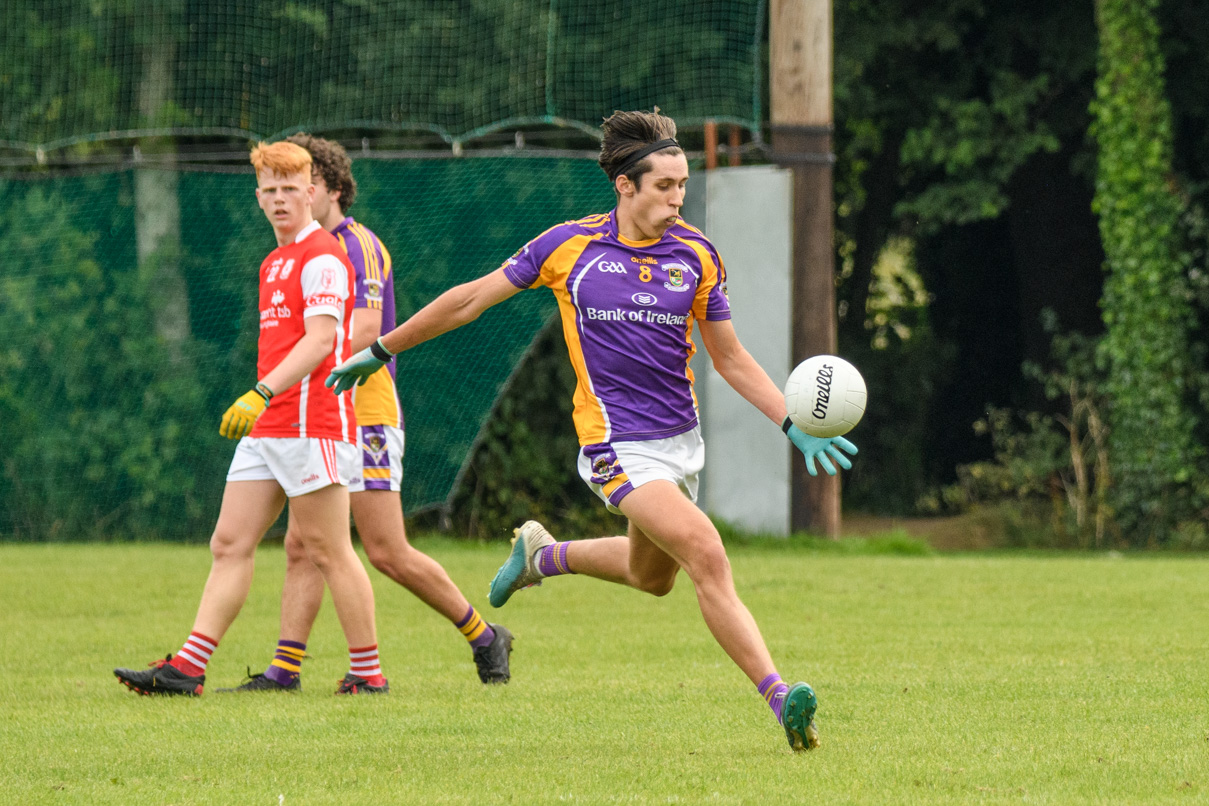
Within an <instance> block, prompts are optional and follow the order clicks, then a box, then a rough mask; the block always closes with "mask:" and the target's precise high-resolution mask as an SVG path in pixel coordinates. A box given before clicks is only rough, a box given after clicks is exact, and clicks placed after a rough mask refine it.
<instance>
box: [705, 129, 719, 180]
mask: <svg viewBox="0 0 1209 806" xmlns="http://www.w3.org/2000/svg"><path fill="white" fill-rule="evenodd" d="M717 167H718V124H717V123H716V122H715V121H713V120H707V121H705V170H707V171H712V170H713V169H715V168H717Z"/></svg>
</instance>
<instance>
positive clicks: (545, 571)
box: [537, 543, 575, 577]
mask: <svg viewBox="0 0 1209 806" xmlns="http://www.w3.org/2000/svg"><path fill="white" fill-rule="evenodd" d="M569 545H571V544H570V543H555V544H554V545H553V546H546V547H545V548H544V549H542V550H541V552H540V553H539V554H538V557H537V570H538V571H539V572H540V573H541V575H542V576H544V577H556V576H561V575H563V574H574V573H575V572H574V571H572V570H571V567H570V566H569V565H567V546H569Z"/></svg>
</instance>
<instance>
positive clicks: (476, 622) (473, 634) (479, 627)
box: [454, 605, 495, 649]
mask: <svg viewBox="0 0 1209 806" xmlns="http://www.w3.org/2000/svg"><path fill="white" fill-rule="evenodd" d="M454 626H456V627H457V628H458V631H459V632H460V633H462V635H464V636H466V640H467V641H469V642H470V646H471V647H473V648H474V649H478V648H479V647H481V646H488V645H489V644H490V643H491V642H492V641H494V640H495V630H493V629H491V625H490V624H488V623H487V622H485V621H483V617H482V616H480V615H479V611H477V610H475V609H474V605H470V609H469V610H467V611H466V615H464V616H462V620H461V621H459V622H458V623H457V624H456V625H454Z"/></svg>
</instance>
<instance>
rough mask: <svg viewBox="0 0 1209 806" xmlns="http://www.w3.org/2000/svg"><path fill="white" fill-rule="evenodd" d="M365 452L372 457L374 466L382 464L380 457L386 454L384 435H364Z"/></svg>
mask: <svg viewBox="0 0 1209 806" xmlns="http://www.w3.org/2000/svg"><path fill="white" fill-rule="evenodd" d="M365 452H366V453H368V454H369V455H370V456H372V457H373V459H374V462H375V463H376V464H380V463H381V462H382V457H383V455H385V453H386V436H385V435H384V434H376V433H375V434H366V435H365Z"/></svg>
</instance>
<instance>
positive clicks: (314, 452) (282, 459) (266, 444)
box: [227, 437, 360, 498]
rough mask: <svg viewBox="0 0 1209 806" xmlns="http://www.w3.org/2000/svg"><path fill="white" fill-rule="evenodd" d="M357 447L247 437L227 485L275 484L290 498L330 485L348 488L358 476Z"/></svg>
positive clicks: (324, 441)
mask: <svg viewBox="0 0 1209 806" xmlns="http://www.w3.org/2000/svg"><path fill="white" fill-rule="evenodd" d="M359 465H360V457H359V456H358V449H357V446H356V445H353V444H351V443H348V442H342V441H340V440H336V439H318V438H316V437H301V438H299V437H244V438H243V439H241V440H240V441H239V445H238V446H237V447H236V448H235V456H234V458H232V459H231V469H230V470H228V471H227V481H275V482H277V483H278V484H280V485H281V489H282V490H284V491H285V494H286V495H287V496H289V497H290V498H296V497H297V496H300V495H306V494H307V493H313V492H315V490H319V489H322V488H324V487H326V486H328V485H329V484H343V485H345V486H347V485H348V480H349V479H350V478H351V477H352V476H353V474H354V473H356V472H357V470H358V469H360V468H359Z"/></svg>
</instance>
